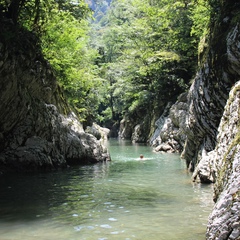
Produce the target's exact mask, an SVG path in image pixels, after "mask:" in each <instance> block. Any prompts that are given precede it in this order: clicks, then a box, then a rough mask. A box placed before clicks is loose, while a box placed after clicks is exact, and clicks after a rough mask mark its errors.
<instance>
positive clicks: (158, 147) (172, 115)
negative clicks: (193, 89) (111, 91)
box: [150, 93, 188, 152]
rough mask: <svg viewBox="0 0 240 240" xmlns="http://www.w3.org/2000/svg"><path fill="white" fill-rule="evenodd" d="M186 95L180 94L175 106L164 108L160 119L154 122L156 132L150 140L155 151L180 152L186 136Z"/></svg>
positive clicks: (169, 105)
mask: <svg viewBox="0 0 240 240" xmlns="http://www.w3.org/2000/svg"><path fill="white" fill-rule="evenodd" d="M186 95H187V94H186V93H183V94H181V95H180V96H179V97H178V100H177V102H176V103H175V104H173V105H171V104H168V106H167V107H166V108H165V111H164V112H163V114H162V115H161V117H160V118H159V119H158V120H157V121H156V124H155V125H156V130H155V132H154V134H153V136H152V137H151V139H150V144H151V146H153V147H155V151H157V152H159V151H163V152H181V151H182V150H183V146H184V142H185V139H186V135H185V134H184V131H183V129H184V128H185V121H186V120H185V119H186V114H187V110H188V105H187V98H186Z"/></svg>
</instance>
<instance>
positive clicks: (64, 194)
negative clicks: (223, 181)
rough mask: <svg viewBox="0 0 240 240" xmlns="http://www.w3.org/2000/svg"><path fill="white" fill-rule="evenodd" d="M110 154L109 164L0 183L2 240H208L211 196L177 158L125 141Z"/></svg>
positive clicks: (115, 144) (113, 145) (113, 143)
mask: <svg viewBox="0 0 240 240" xmlns="http://www.w3.org/2000/svg"><path fill="white" fill-rule="evenodd" d="M108 147H109V149H110V154H111V156H112V162H107V163H99V164H95V165H87V166H74V167H71V168H69V169H65V170H62V171H57V172H52V173H39V174H24V175H23V174H11V175H2V176H0V183H1V184H0V193H1V198H0V235H1V237H3V239H7V240H9V239H14V240H20V239H23V238H24V239H25V240H30V239H31V240H32V239H35V238H33V236H37V237H38V238H37V239H41V240H43V239H52V240H55V239H58V240H59V239H65V240H66V239H74V240H79V239H81V240H82V239H87V240H96V239H97V240H98V239H111V240H112V239H141V240H144V239H151V240H165V239H171V240H175V239H178V240H179V239H184V240H190V239H191V240H192V239H198V240H200V239H204V236H203V235H204V231H205V227H204V226H203V224H204V223H206V221H207V216H208V212H209V211H210V208H211V207H212V202H211V201H212V200H211V193H212V190H211V189H210V187H209V186H206V187H205V186H201V185H199V184H192V183H191V180H190V176H189V175H188V174H187V172H186V171H185V168H186V167H185V163H184V162H183V161H181V160H180V158H179V156H178V155H176V154H159V153H154V152H153V151H152V149H151V148H150V147H148V146H145V145H142V144H134V145H132V144H131V143H130V142H128V141H118V140H111V141H110V143H109V146H108ZM140 154H143V155H144V159H142V160H140V159H139V156H140ZM169 223H171V224H169ZM13 226H14V229H15V230H14V231H12V228H13ZM79 232H80V233H81V235H79ZM21 233H23V234H21ZM80 236H81V237H80Z"/></svg>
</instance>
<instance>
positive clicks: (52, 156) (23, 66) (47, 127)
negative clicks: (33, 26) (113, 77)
mask: <svg viewBox="0 0 240 240" xmlns="http://www.w3.org/2000/svg"><path fill="white" fill-rule="evenodd" d="M0 82H1V87H0V102H1V104H0V171H1V172H2V171H5V170H17V171H32V170H44V169H55V168H59V167H66V166H67V165H69V164H78V163H88V162H97V161H104V160H107V159H109V155H108V153H107V150H106V149H105V148H104V147H103V146H102V145H101V143H100V141H98V140H97V139H96V138H95V137H94V136H93V135H91V134H86V133H85V132H84V130H83V128H82V125H81V124H80V123H79V121H78V119H77V117H76V115H75V114H74V113H73V112H72V110H71V109H70V107H69V106H68V104H67V102H66V100H65V98H64V95H63V93H62V91H61V88H60V87H59V85H58V84H57V81H56V78H55V77H54V73H53V70H52V69H51V66H50V65H49V64H48V62H47V61H46V60H44V58H43V56H42V55H41V51H40V50H39V47H38V45H37V38H36V37H35V36H34V35H33V34H31V33H29V32H27V31H24V30H22V29H19V28H18V27H15V26H13V25H12V24H11V22H9V21H5V22H4V21H3V22H1V25H0Z"/></svg>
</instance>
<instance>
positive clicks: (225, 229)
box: [207, 81, 240, 240]
mask: <svg viewBox="0 0 240 240" xmlns="http://www.w3.org/2000/svg"><path fill="white" fill-rule="evenodd" d="M218 130H219V134H218V137H217V145H216V148H215V149H214V150H213V151H212V152H211V153H210V154H209V155H208V158H207V162H208V163H211V164H212V165H213V167H214V169H215V170H216V179H217V180H216V183H215V185H214V200H215V201H216V204H215V206H214V209H213V212H212V213H211V215H210V216H209V222H208V229H207V239H209V240H212V239H219V240H221V239H240V81H239V82H238V83H237V84H236V85H235V87H234V88H233V89H232V91H231V92H230V97H229V99H228V102H227V104H226V106H225V111H224V114H223V117H222V119H221V123H220V126H219V128H218Z"/></svg>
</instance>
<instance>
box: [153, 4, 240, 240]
mask: <svg viewBox="0 0 240 240" xmlns="http://www.w3.org/2000/svg"><path fill="white" fill-rule="evenodd" d="M214 3H215V4H216V9H215V10H216V12H215V13H214V14H212V25H211V31H210V33H211V34H210V36H209V41H208V47H207V48H206V49H205V51H204V52H203V54H202V56H201V62H200V68H199V71H198V73H197V75H196V77H195V79H194V82H193V84H192V86H191V88H190V90H189V93H188V96H187V98H188V100H187V105H188V106H187V111H186V112H185V113H186V115H185V118H181V117H179V120H180V119H181V121H183V122H185V123H184V124H183V125H181V126H180V125H179V129H178V126H177V124H175V125H174V126H175V127H176V130H175V132H176V133H177V132H179V131H180V132H181V130H182V132H184V135H185V137H186V140H185V143H184V150H183V153H182V157H183V158H185V159H186V161H187V166H188V167H189V169H190V170H192V171H194V173H193V179H194V180H195V181H199V182H204V183H211V182H215V186H214V200H215V201H216V204H215V206H214V209H213V212H212V213H211V215H210V216H209V222H208V227H207V239H208V240H217V239H218V240H225V239H232V240H233V239H240V137H239V132H240V82H239V79H240V3H239V1H233V0H232V1H215V2H214ZM231 89H232V90H231ZM230 90H231V92H230ZM229 92H230V94H229ZM179 103H180V102H179V101H178V102H177V103H176V104H175V106H177V105H178V104H179ZM172 110H173V109H172ZM176 116H179V111H178V110H176V108H175V110H174V111H172V116H171V114H169V115H167V116H165V118H162V119H165V120H167V119H168V123H169V125H168V126H167V125H166V124H165V123H164V121H162V122H163V124H159V126H160V128H161V129H163V130H164V131H163V132H161V131H160V130H158V131H159V136H155V137H154V139H155V142H156V140H157V139H158V138H160V140H158V142H160V145H159V146H161V143H162V142H163V140H164V137H163V136H164V132H165V134H166V133H167V134H168V133H169V132H171V129H173V128H172V127H173V124H172V122H173V119H174V118H176ZM160 120H161V118H160ZM160 120H159V121H160ZM165 122H166V121H165ZM164 124H165V126H166V127H165V128H164ZM159 126H158V129H159ZM168 135H169V134H168ZM169 139H170V140H171V138H169ZM179 143H180V145H181V141H179ZM159 146H158V147H159Z"/></svg>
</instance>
